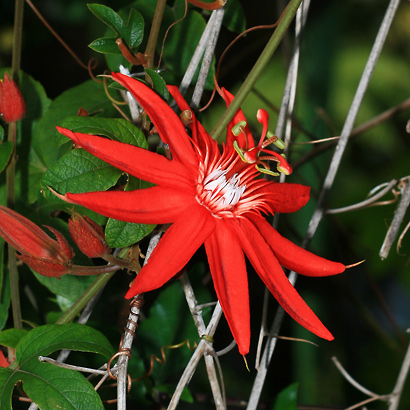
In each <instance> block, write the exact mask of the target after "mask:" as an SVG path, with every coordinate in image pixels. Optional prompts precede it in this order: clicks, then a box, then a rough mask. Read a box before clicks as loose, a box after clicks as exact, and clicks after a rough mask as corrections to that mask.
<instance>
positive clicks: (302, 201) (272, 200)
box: [262, 182, 310, 213]
mask: <svg viewBox="0 0 410 410" xmlns="http://www.w3.org/2000/svg"><path fill="white" fill-rule="evenodd" d="M262 189H263V192H264V194H265V195H264V199H265V200H266V202H267V203H268V204H269V206H270V207H271V209H272V213H275V212H279V213H290V212H296V211H298V210H299V209H300V208H302V207H303V206H305V205H306V204H307V202H308V201H309V197H310V187H308V186H305V185H300V184H288V183H283V184H281V183H278V182H272V183H270V184H268V185H266V186H264V187H263V188H262Z"/></svg>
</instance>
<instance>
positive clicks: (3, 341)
mask: <svg viewBox="0 0 410 410" xmlns="http://www.w3.org/2000/svg"><path fill="white" fill-rule="evenodd" d="M26 334H27V330H24V329H7V330H3V331H2V332H0V345H2V346H7V347H11V348H13V349H15V348H16V346H17V345H18V343H19V342H20V340H21V339H22V338H23V337H24V336H25V335H26Z"/></svg>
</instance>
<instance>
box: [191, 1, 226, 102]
mask: <svg viewBox="0 0 410 410" xmlns="http://www.w3.org/2000/svg"><path fill="white" fill-rule="evenodd" d="M214 13H215V22H214V25H213V29H212V32H211V36H210V38H209V41H208V44H207V46H206V49H205V53H204V58H203V60H202V65H201V69H200V71H199V76H198V80H197V82H196V84H195V89H194V94H193V95H192V100H191V107H192V108H193V109H194V110H196V109H198V107H199V103H200V101H201V97H202V93H203V92H204V87H205V81H206V79H207V77H208V73H209V69H210V68H211V63H212V57H213V56H214V51H215V46H216V42H217V40H218V36H219V31H220V30H221V26H222V20H223V17H224V14H225V7H222V8H220V9H218V10H215V11H214Z"/></svg>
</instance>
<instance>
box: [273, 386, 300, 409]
mask: <svg viewBox="0 0 410 410" xmlns="http://www.w3.org/2000/svg"><path fill="white" fill-rule="evenodd" d="M298 387H299V383H294V384H291V385H290V386H288V387H286V388H285V389H283V390H282V391H281V392H280V393H279V394H278V397H277V398H276V401H275V405H274V407H272V410H297V409H298V403H297V396H298Z"/></svg>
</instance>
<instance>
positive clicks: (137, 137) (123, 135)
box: [62, 116, 148, 148]
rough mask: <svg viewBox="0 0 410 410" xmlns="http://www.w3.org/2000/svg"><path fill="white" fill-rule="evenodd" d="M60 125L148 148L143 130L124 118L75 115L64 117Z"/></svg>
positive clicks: (75, 130)
mask: <svg viewBox="0 0 410 410" xmlns="http://www.w3.org/2000/svg"><path fill="white" fill-rule="evenodd" d="M62 126H63V127H65V128H68V129H70V130H72V131H74V132H82V133H85V134H96V135H104V136H106V137H108V138H110V139H112V140H116V141H120V142H125V143H127V144H131V145H135V146H137V147H141V148H148V143H147V140H146V139H145V136H144V134H143V132H142V131H141V130H140V129H139V128H137V127H136V126H135V125H133V124H132V123H130V122H129V121H126V120H124V119H120V118H101V117H79V116H75V117H68V118H66V119H65V120H64V121H63V123H62Z"/></svg>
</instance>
